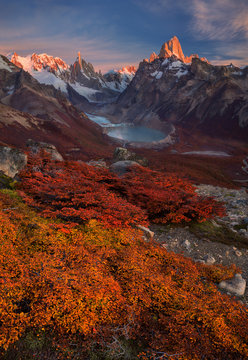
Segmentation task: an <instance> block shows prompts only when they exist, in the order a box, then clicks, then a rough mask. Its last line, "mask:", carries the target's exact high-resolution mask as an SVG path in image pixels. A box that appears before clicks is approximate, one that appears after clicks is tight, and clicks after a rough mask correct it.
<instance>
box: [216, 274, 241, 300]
mask: <svg viewBox="0 0 248 360" xmlns="http://www.w3.org/2000/svg"><path fill="white" fill-rule="evenodd" d="M219 288H220V289H222V290H225V291H228V292H229V293H231V294H233V295H237V296H242V295H244V293H245V289H246V280H245V279H243V278H242V275H241V274H235V276H234V277H233V278H232V279H230V280H224V281H221V282H220V283H219Z"/></svg>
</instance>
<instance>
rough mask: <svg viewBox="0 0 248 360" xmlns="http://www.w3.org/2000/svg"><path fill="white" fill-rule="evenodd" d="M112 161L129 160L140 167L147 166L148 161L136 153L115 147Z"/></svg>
mask: <svg viewBox="0 0 248 360" xmlns="http://www.w3.org/2000/svg"><path fill="white" fill-rule="evenodd" d="M113 160H114V162H117V161H126V160H131V161H135V162H137V163H138V164H140V165H141V166H147V165H148V160H147V159H146V158H144V157H142V156H139V155H137V154H136V153H134V152H132V151H130V150H128V149H126V148H122V147H117V148H116V149H115V152H114V157H113Z"/></svg>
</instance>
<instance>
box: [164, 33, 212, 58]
mask: <svg viewBox="0 0 248 360" xmlns="http://www.w3.org/2000/svg"><path fill="white" fill-rule="evenodd" d="M171 56H176V57H177V58H178V59H180V60H181V61H182V62H184V63H186V64H188V63H191V62H192V59H193V58H199V56H198V55H197V54H192V55H190V56H184V53H183V50H182V47H181V44H180V41H179V39H178V37H177V36H173V37H172V38H171V39H170V40H168V41H167V42H165V43H164V44H163V45H162V47H161V50H160V53H159V57H160V58H162V59H164V58H169V57H171ZM200 60H202V61H205V62H208V60H207V59H206V58H200Z"/></svg>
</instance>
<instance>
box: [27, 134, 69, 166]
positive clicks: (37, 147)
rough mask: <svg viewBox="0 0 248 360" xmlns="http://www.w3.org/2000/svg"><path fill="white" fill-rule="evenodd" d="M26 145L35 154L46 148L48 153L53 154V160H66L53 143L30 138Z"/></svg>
mask: <svg viewBox="0 0 248 360" xmlns="http://www.w3.org/2000/svg"><path fill="white" fill-rule="evenodd" d="M26 145H27V147H28V148H29V149H30V151H31V152H32V153H33V154H38V153H39V152H40V151H41V150H44V151H45V152H47V153H48V154H51V159H52V160H57V161H63V160H64V159H63V157H62V155H61V154H60V153H59V152H58V150H57V149H56V147H55V146H54V145H52V144H48V143H45V142H39V141H34V140H32V139H28V141H27V143H26Z"/></svg>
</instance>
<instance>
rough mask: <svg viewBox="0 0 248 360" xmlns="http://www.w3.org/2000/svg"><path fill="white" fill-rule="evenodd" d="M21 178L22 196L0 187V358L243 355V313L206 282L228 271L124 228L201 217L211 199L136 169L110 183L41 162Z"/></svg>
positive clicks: (82, 168)
mask: <svg viewBox="0 0 248 360" xmlns="http://www.w3.org/2000/svg"><path fill="white" fill-rule="evenodd" d="M21 180H22V182H21V186H20V189H19V195H21V196H22V198H20V197H19V195H17V193H16V192H14V191H13V190H5V191H4V190H2V191H1V192H0V239H1V242H0V357H1V358H3V359H4V360H9V359H17V360H19V359H25V360H29V359H32V358H36V359H40V360H41V359H44V360H53V359H54V360H55V359H56V360H57V359H61V360H64V359H78V360H79V359H80V360H81V359H87V360H88V359H89V360H95V359H103V360H110V359H138V358H140V359H142V360H151V359H163V360H165V359H169V358H173V359H177V360H198V359H199V360H200V359H203V358H204V359H209V360H216V359H222V360H227V359H230V360H234V359H245V358H248V331H247V330H248V328H247V324H248V311H247V308H246V307H245V306H243V305H242V304H240V303H238V302H236V301H234V300H233V299H232V298H230V297H229V296H226V295H222V294H220V292H219V291H218V290H217V287H216V283H218V282H219V281H221V280H224V279H227V278H230V277H232V276H233V275H234V273H235V272H237V269H236V268H235V267H234V266H232V267H229V268H225V267H223V266H220V265H216V266H213V265H212V266H207V265H202V264H199V263H194V262H192V261H191V260H190V259H186V258H184V257H183V256H182V255H176V254H174V253H170V252H168V251H166V249H164V248H162V247H160V246H159V245H158V244H156V243H155V242H152V241H149V242H147V241H145V240H144V239H143V237H142V235H143V234H142V233H141V232H140V231H139V230H137V229H135V228H134V225H136V224H147V222H148V221H152V222H155V223H168V222H175V223H180V222H189V221H191V220H198V221H204V219H206V218H210V217H213V216H215V215H220V216H221V215H222V214H223V213H224V211H223V207H222V205H221V204H219V203H217V202H215V201H214V200H213V199H211V198H205V199H204V198H200V197H199V196H197V194H196V193H195V188H194V186H192V185H191V184H190V183H189V182H187V181H185V180H181V179H179V178H177V177H175V176H170V177H168V178H166V177H165V176H164V175H162V174H160V173H158V172H154V171H151V170H148V169H144V168H142V167H138V168H136V169H134V170H132V171H130V172H129V173H127V174H126V175H125V176H123V177H121V178H119V177H117V176H116V175H114V174H112V173H111V172H109V171H108V170H107V169H97V168H94V167H91V166H88V165H86V164H84V163H79V162H70V163H69V162H53V161H51V160H50V159H49V158H47V157H46V156H44V157H43V158H40V157H39V158H30V160H29V163H28V167H27V169H25V171H23V172H22V174H21ZM23 200H25V202H23Z"/></svg>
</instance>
